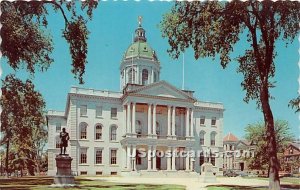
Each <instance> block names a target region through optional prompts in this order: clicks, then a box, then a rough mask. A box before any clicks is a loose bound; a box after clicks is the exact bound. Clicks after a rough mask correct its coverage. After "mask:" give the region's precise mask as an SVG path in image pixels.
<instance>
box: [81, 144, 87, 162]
mask: <svg viewBox="0 0 300 190" xmlns="http://www.w3.org/2000/svg"><path fill="white" fill-rule="evenodd" d="M86 160H87V148H81V149H80V164H86V163H87V162H86Z"/></svg>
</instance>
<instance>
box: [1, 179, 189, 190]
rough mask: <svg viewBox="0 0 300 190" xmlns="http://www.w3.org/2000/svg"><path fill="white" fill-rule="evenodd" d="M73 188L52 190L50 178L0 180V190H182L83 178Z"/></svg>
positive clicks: (54, 189) (179, 189)
mask: <svg viewBox="0 0 300 190" xmlns="http://www.w3.org/2000/svg"><path fill="white" fill-rule="evenodd" d="M75 183H76V186H75V187H71V188H53V187H50V185H51V184H53V178H51V177H22V178H9V179H4V178H0V189H1V190H8V189H14V190H63V189H72V190H73V189H74V190H76V189H78V190H79V189H80V190H102V189H105V190H107V189H112V190H125V189H147V190H156V189H157V190H173V189H174V190H184V189H185V187H184V186H180V185H150V184H121V183H120V184H119V183H112V182H106V181H104V180H88V179H84V178H75Z"/></svg>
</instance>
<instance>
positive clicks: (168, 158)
mask: <svg viewBox="0 0 300 190" xmlns="http://www.w3.org/2000/svg"><path fill="white" fill-rule="evenodd" d="M168 152H171V157H167V170H168V171H169V170H171V158H172V149H171V147H168Z"/></svg>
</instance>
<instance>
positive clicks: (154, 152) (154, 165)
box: [153, 146, 156, 170]
mask: <svg viewBox="0 0 300 190" xmlns="http://www.w3.org/2000/svg"><path fill="white" fill-rule="evenodd" d="M153 155H154V157H153V170H156V146H153Z"/></svg>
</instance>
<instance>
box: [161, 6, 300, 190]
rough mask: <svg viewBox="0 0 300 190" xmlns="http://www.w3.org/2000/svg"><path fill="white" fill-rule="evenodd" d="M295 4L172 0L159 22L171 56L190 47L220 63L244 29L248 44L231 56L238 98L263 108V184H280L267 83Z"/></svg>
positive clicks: (290, 35) (290, 32)
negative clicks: (266, 176)
mask: <svg viewBox="0 0 300 190" xmlns="http://www.w3.org/2000/svg"><path fill="white" fill-rule="evenodd" d="M299 10H300V3H299V2H297V1H274V2H273V1H270V0H266V1H257V0H249V1H244V2H243V1H238V0H234V1H231V2H218V1H206V2H200V1H195V2H188V1H177V2H175V5H174V7H173V8H172V9H171V11H170V12H169V13H166V14H165V15H164V17H163V20H162V22H161V24H160V27H161V31H162V35H163V37H165V38H168V42H169V45H170V49H169V50H168V52H169V54H170V55H171V56H172V57H173V58H178V57H179V55H180V53H181V52H182V51H184V50H185V49H187V48H190V47H191V48H192V49H193V50H194V56H195V59H198V58H200V57H212V58H215V57H216V56H217V55H219V57H220V64H221V65H222V67H223V68H225V67H226V66H227V64H228V63H229V62H231V61H232V58H231V56H230V53H231V52H233V51H234V45H235V44H236V43H237V42H238V41H240V40H241V39H242V38H240V37H241V34H244V33H245V34H247V39H246V41H245V42H246V43H248V44H249V45H250V48H249V49H247V50H246V51H245V53H244V54H242V55H239V56H238V57H236V58H235V59H236V60H237V62H238V63H239V67H238V70H237V71H238V72H240V73H242V74H243V76H244V80H243V81H242V83H241V85H242V88H243V89H244V90H245V91H246V96H245V98H244V100H245V101H246V102H248V101H249V100H255V101H256V103H257V105H258V108H260V109H261V110H262V112H263V116H264V121H265V127H266V129H267V133H266V135H267V137H268V138H267V139H268V154H269V162H270V181H269V182H270V183H269V189H280V183H279V175H278V171H279V162H278V158H277V154H276V150H277V148H276V146H277V145H276V139H275V138H276V135H275V130H274V118H273V113H272V110H271V107H270V103H269V100H270V98H271V95H270V92H269V89H270V88H271V87H274V84H275V81H272V79H273V77H274V76H275V62H274V58H275V57H276V54H277V52H276V48H275V42H276V41H277V40H280V39H281V40H282V41H285V42H286V43H287V44H288V43H291V42H292V41H293V40H294V39H295V37H296V36H297V35H298V32H299V22H300V12H299ZM282 64H283V63H282Z"/></svg>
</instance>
